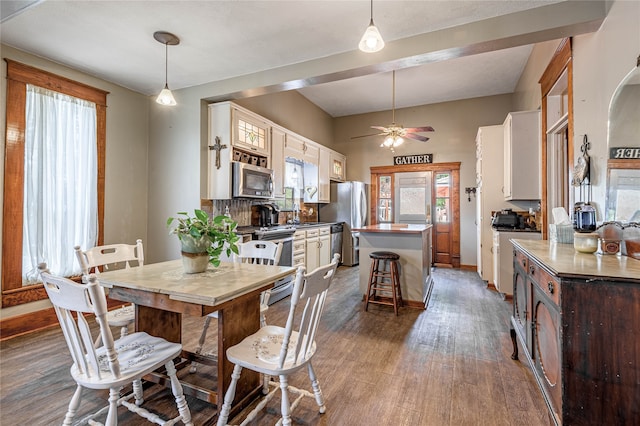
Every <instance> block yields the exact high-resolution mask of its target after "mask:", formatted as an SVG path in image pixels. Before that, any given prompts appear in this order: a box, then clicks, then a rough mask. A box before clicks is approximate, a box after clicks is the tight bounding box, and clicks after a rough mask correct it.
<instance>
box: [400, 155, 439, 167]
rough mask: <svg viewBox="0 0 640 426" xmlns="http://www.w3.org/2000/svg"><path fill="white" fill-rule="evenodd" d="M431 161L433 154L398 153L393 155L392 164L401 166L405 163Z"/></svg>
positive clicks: (429, 162)
mask: <svg viewBox="0 0 640 426" xmlns="http://www.w3.org/2000/svg"><path fill="white" fill-rule="evenodd" d="M431 163H433V154H417V155H399V156H396V157H393V164H394V165H395V166H401V165H405V164H431Z"/></svg>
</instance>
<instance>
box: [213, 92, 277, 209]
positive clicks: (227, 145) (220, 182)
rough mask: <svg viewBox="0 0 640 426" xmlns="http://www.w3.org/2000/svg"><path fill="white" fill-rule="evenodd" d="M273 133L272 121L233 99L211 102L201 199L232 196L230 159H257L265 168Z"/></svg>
mask: <svg viewBox="0 0 640 426" xmlns="http://www.w3.org/2000/svg"><path fill="white" fill-rule="evenodd" d="M270 136H271V124H270V123H269V122H268V121H267V120H266V119H264V118H262V117H260V116H259V115H257V114H254V113H252V112H251V111H248V110H245V109H243V108H241V107H240V106H238V105H235V104H233V103H231V102H220V103H215V104H210V105H209V136H208V141H207V145H208V146H207V155H206V166H204V167H203V168H204V169H206V172H205V173H202V181H201V188H202V192H201V196H202V198H206V199H210V200H212V199H213V200H229V199H231V198H232V196H231V162H232V161H245V162H254V164H258V165H263V166H265V167H266V166H267V165H268V164H269V157H270V146H271V138H270ZM203 161H204V159H203Z"/></svg>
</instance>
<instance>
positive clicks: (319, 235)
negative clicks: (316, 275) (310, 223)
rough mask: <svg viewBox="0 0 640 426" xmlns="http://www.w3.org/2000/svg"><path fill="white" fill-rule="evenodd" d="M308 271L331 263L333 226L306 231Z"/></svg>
mask: <svg viewBox="0 0 640 426" xmlns="http://www.w3.org/2000/svg"><path fill="white" fill-rule="evenodd" d="M305 248H306V267H307V272H310V271H313V270H314V269H316V268H317V267H319V266H321V265H326V264H328V263H331V228H330V227H329V226H323V227H319V228H313V229H308V230H307V231H306V246H305Z"/></svg>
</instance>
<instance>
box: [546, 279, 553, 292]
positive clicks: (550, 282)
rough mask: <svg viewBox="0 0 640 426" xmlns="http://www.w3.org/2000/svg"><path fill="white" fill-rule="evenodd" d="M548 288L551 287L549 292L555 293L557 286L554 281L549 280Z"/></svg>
mask: <svg viewBox="0 0 640 426" xmlns="http://www.w3.org/2000/svg"><path fill="white" fill-rule="evenodd" d="M547 288H548V289H549V293H550V294H553V291H554V290H555V286H554V285H553V281H549V282H548V283H547Z"/></svg>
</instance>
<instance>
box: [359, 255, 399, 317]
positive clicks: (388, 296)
mask: <svg viewBox="0 0 640 426" xmlns="http://www.w3.org/2000/svg"><path fill="white" fill-rule="evenodd" d="M369 257H370V258H371V259H372V260H371V269H370V272H369V286H368V288H367V294H366V296H365V304H364V310H365V311H366V310H367V309H368V308H369V303H377V304H379V305H390V306H393V310H394V311H395V313H396V315H398V307H400V306H402V289H401V288H400V273H399V272H398V261H399V260H400V255H398V254H397V253H394V252H391V251H374V252H373V253H371V254H370V255H369ZM387 264H388V265H389V268H388V269H387V268H386V265H387Z"/></svg>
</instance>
